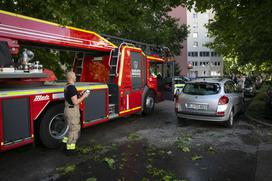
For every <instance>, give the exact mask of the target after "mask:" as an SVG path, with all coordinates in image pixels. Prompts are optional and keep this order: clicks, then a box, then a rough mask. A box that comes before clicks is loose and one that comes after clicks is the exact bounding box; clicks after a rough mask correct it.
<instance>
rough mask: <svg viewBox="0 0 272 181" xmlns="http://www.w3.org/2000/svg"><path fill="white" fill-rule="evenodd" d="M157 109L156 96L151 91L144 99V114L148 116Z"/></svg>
mask: <svg viewBox="0 0 272 181" xmlns="http://www.w3.org/2000/svg"><path fill="white" fill-rule="evenodd" d="M154 108H155V94H154V92H153V91H151V90H149V91H148V92H147V93H146V95H145V98H144V109H143V114H144V115H147V114H150V113H152V112H153V111H154Z"/></svg>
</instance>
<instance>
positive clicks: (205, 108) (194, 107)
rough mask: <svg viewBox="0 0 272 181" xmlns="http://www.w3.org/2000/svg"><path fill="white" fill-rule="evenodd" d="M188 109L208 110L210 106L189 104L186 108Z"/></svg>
mask: <svg viewBox="0 0 272 181" xmlns="http://www.w3.org/2000/svg"><path fill="white" fill-rule="evenodd" d="M186 107H187V108H188V109H197V110H207V109H208V105H205V104H190V103H189V104H187V106H186Z"/></svg>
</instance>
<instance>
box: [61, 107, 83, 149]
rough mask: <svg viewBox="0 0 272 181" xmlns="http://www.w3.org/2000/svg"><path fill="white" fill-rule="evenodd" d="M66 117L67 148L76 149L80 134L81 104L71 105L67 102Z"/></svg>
mask: <svg viewBox="0 0 272 181" xmlns="http://www.w3.org/2000/svg"><path fill="white" fill-rule="evenodd" d="M64 118H65V120H66V121H67V122H68V125H69V129H68V133H67V135H66V136H67V138H68V139H67V149H75V144H76V142H77V140H78V138H79V134H80V112H79V106H71V105H69V104H68V103H67V102H65V108H64Z"/></svg>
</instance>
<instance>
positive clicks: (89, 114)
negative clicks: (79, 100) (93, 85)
mask: <svg viewBox="0 0 272 181" xmlns="http://www.w3.org/2000/svg"><path fill="white" fill-rule="evenodd" d="M106 91H107V89H99V90H92V91H91V93H90V95H89V96H88V98H87V99H85V100H84V103H85V110H84V120H85V122H92V121H96V120H100V119H104V118H106V107H107V102H106V95H107V94H106Z"/></svg>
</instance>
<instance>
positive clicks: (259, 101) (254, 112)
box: [247, 84, 272, 120]
mask: <svg viewBox="0 0 272 181" xmlns="http://www.w3.org/2000/svg"><path fill="white" fill-rule="evenodd" d="M268 86H269V85H268V84H263V85H262V87H261V89H260V90H259V92H258V94H257V95H256V96H255V97H254V98H253V100H252V102H251V104H250V105H249V107H248V111H247V113H248V114H249V115H250V116H252V117H254V118H256V119H265V120H272V110H271V108H268V107H267V106H266V91H267V88H268Z"/></svg>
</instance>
